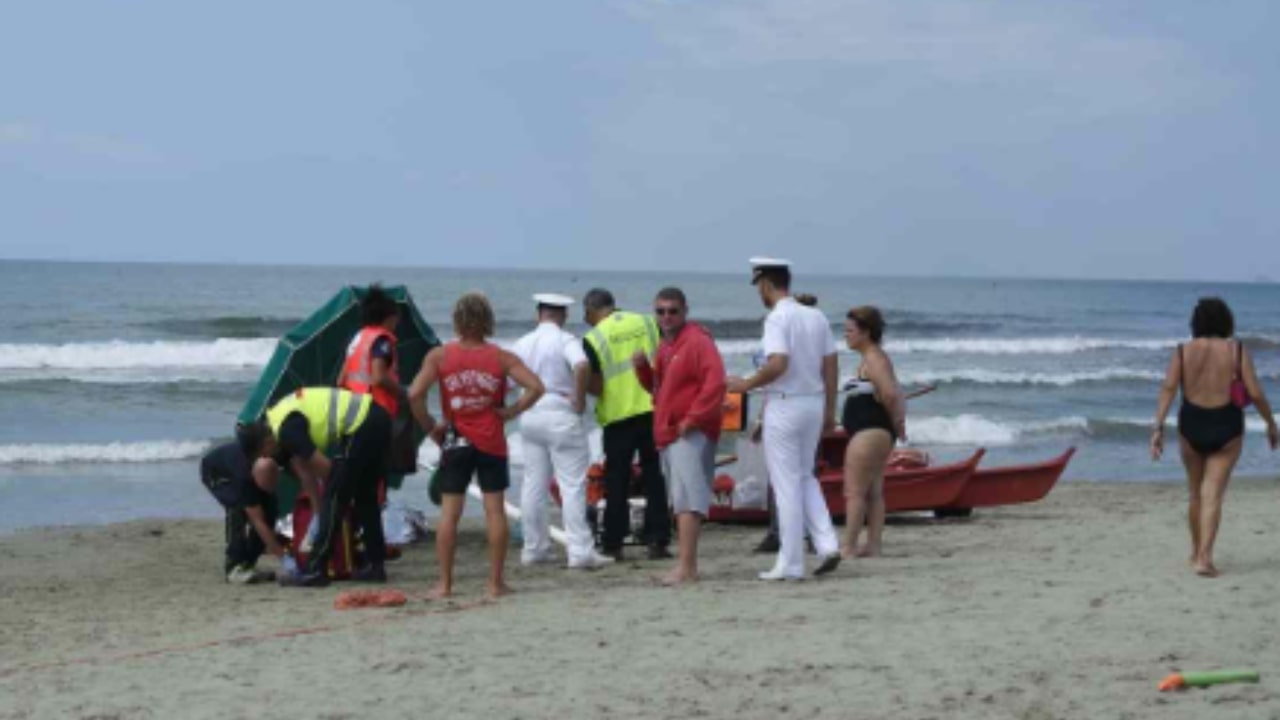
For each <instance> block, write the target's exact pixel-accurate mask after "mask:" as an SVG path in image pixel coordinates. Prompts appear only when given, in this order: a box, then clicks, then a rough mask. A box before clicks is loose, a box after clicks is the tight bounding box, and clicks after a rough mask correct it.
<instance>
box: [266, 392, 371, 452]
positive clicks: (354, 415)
mask: <svg viewBox="0 0 1280 720" xmlns="http://www.w3.org/2000/svg"><path fill="white" fill-rule="evenodd" d="M372 403H373V396H372V395H364V394H360V393H353V392H349V391H347V390H337V389H335V388H327V387H310V388H300V389H298V390H296V391H294V392H293V393H292V394H290V395H286V396H285V397H283V398H281V399H280V400H279V401H278V402H276V404H275V405H272V406H271V407H269V408H267V425H269V426H270V427H271V432H272V434H274V435H275V436H276V437H277V438H278V437H280V425H281V424H283V423H284V419H285V418H287V417H289V416H290V415H292V414H293V413H295V412H298V413H302V415H303V417H305V418H306V419H307V425H308V426H309V429H310V431H311V442H313V443H315V445H316V449H317V450H320V451H321V452H324V451H326V450H329V449H331V448H333V447H334V446H336V445H337V444H338V440H339V438H343V437H346V436H348V435H351V434H352V433H354V432H355V431H356V429H357V428H359V427H360V425H361V424H362V423H363V422H364V419H365V418H366V417H368V415H369V406H370V405H371V404H372Z"/></svg>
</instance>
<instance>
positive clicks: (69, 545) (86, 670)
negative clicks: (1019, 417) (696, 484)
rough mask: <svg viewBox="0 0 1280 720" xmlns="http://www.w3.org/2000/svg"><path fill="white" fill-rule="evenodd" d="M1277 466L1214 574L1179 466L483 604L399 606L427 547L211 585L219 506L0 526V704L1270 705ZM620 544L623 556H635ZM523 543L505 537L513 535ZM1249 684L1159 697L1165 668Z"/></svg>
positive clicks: (674, 714) (317, 711) (417, 582)
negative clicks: (938, 517)
mask: <svg viewBox="0 0 1280 720" xmlns="http://www.w3.org/2000/svg"><path fill="white" fill-rule="evenodd" d="M1277 490H1280V481H1277V480H1275V479H1262V480H1251V481H1247V482H1243V481H1241V482H1236V483H1235V484H1234V486H1233V487H1232V488H1231V490H1230V493H1229V495H1228V499H1227V508H1226V513H1225V522H1224V526H1223V532H1222V535H1221V538H1220V541H1219V551H1218V564H1219V566H1220V567H1221V568H1222V569H1223V571H1224V575H1223V576H1222V577H1221V578H1219V579H1216V580H1206V579H1201V578H1198V577H1196V576H1194V575H1193V574H1192V573H1191V572H1190V571H1189V570H1188V569H1187V567H1186V564H1185V563H1186V556H1187V544H1188V541H1187V538H1186V531H1185V522H1184V519H1183V514H1182V513H1183V495H1184V490H1183V488H1182V487H1181V486H1177V485H1154V484H1105V485H1104V484H1087V483H1072V484H1064V485H1062V486H1060V487H1058V488H1057V489H1056V490H1055V491H1054V492H1053V493H1052V495H1050V497H1049V498H1048V499H1046V500H1045V501H1042V502H1040V503H1037V504H1034V505H1028V506H1022V507H1011V508H1002V509H996V510H991V511H986V512H980V513H978V514H976V515H975V516H974V517H973V518H972V519H969V520H949V521H934V520H927V519H924V518H900V519H898V520H897V521H895V522H893V524H892V525H891V526H890V528H889V529H888V531H887V534H886V543H887V552H888V557H885V558H881V559H877V560H860V561H856V562H853V563H847V564H845V565H843V566H842V567H841V568H840V569H839V570H838V571H837V572H836V573H835V575H834V576H833V577H830V578H829V579H823V580H818V581H809V582H803V583H789V584H765V583H761V582H759V581H756V580H755V579H754V574H755V572H756V571H757V570H760V569H763V568H766V567H767V566H768V564H769V561H768V559H766V558H763V557H761V556H753V555H751V554H750V552H749V550H750V548H751V547H752V545H753V544H754V543H755V541H756V540H757V539H758V537H759V534H760V531H759V529H757V528H731V527H724V526H711V527H710V529H709V531H708V532H707V533H706V535H705V544H704V553H703V557H704V563H703V572H704V579H703V582H702V583H700V584H699V585H697V586H695V587H687V588H681V589H674V590H669V589H660V588H657V587H654V586H653V585H652V584H651V583H650V575H651V574H652V573H653V572H656V571H658V570H659V569H660V568H661V567H662V566H661V565H659V564H657V563H651V562H647V561H633V562H628V563H626V564H623V565H621V566H616V567H612V568H609V569H606V570H603V571H600V572H597V573H593V574H583V573H571V572H569V571H566V570H563V569H560V568H557V567H539V568H536V569H525V568H521V567H519V566H518V565H517V564H516V563H514V562H513V563H511V583H512V585H513V586H514V587H515V589H516V590H517V594H515V595H513V596H511V597H509V598H506V599H503V600H502V601H501V602H498V603H495V604H485V603H481V602H479V598H480V594H481V590H482V583H483V573H484V569H485V566H484V561H483V536H482V534H481V532H480V530H479V528H478V526H476V525H474V524H471V525H468V526H467V527H466V528H464V532H463V535H462V545H461V551H460V559H459V566H460V570H461V576H460V579H459V587H458V590H459V595H458V597H457V598H456V599H455V600H454V601H452V602H426V601H423V600H420V599H417V598H418V597H420V596H421V595H422V593H423V592H424V591H425V590H426V588H427V586H428V581H429V579H430V578H431V571H432V570H433V568H434V566H435V562H434V556H433V554H432V546H431V545H430V544H418V545H414V546H411V547H410V548H408V550H407V552H406V553H405V557H404V558H403V559H401V560H400V561H398V562H396V563H394V564H393V565H391V566H389V567H390V571H391V573H392V583H391V587H397V588H400V589H403V590H405V591H406V592H407V593H409V594H410V595H411V596H413V597H415V599H414V600H412V601H411V602H410V603H409V604H408V605H407V606H405V607H403V608H399V609H389V610H355V611H337V610H334V609H333V600H334V597H335V595H336V594H337V593H338V592H339V591H340V590H342V589H347V588H349V587H351V586H349V585H347V584H341V585H337V586H334V587H331V588H328V589H323V590H314V591H311V590H298V589H282V588H279V587H276V586H274V585H267V586H254V587H238V586H230V585H227V584H225V583H224V582H223V581H222V577H221V575H220V574H219V572H218V571H219V569H220V567H221V561H220V552H221V545H220V539H221V525H220V523H217V522H209V521H138V522H130V523H125V524H119V525H112V526H105V527H85V528H58V529H42V530H33V531H25V532H19V533H16V534H12V535H8V536H4V537H2V538H0V697H2V698H3V700H2V701H0V718H34V717H59V718H62V717H71V718H135V717H138V718H148V717H155V718H173V717H191V718H206V717H207V718H215V717H216V718H252V717H280V718H284V717H302V716H308V717H323V718H356V717H453V718H459V717H466V718H471V717H474V718H512V719H514V718H525V719H528V718H584V717H591V718H595V717H599V718H606V717H607V718H620V717H628V718H630V717H637V718H736V719H743V718H775V717H831V718H921V719H923V718H944V717H946V718H952V717H973V718H1020V719H1024V720H1041V719H1047V718H1083V717H1094V718H1144V717H1160V718H1203V717H1214V718H1280V697H1278V696H1277V691H1276V688H1277V687H1278V685H1277V683H1280V675H1278V674H1277V673H1280V645H1277V643H1276V642H1275V628H1276V627H1277V622H1278V621H1280V603H1277V601H1276V597H1277V593H1278V591H1280V551H1278V549H1280V548H1278V547H1277V546H1278V545H1280V540H1278V539H1277V520H1276V513H1275V507H1276V504H1275V503H1276V494H1277ZM633 554H635V553H633ZM517 555H518V554H517ZM1222 667H1251V668H1256V669H1258V670H1260V671H1261V672H1262V682H1261V683H1260V684H1258V685H1232V686H1219V687H1214V688H1209V689H1206V690H1197V691H1189V692H1184V693H1178V694H1160V693H1157V692H1156V683H1157V682H1158V681H1159V680H1160V679H1161V677H1163V676H1164V675H1165V674H1167V673H1168V672H1170V671H1172V670H1175V669H1189V670H1196V669H1212V668H1222Z"/></svg>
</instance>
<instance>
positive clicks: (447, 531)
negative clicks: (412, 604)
mask: <svg viewBox="0 0 1280 720" xmlns="http://www.w3.org/2000/svg"><path fill="white" fill-rule="evenodd" d="M466 501H467V496H466V495H461V494H458V495H455V494H451V493H450V494H445V495H442V496H441V499H440V522H439V524H437V525H436V562H438V563H439V564H440V580H439V581H438V582H437V583H436V584H435V585H434V586H433V587H432V588H431V589H430V590H428V591H427V597H429V598H431V599H432V600H440V599H442V598H447V597H449V596H450V595H452V594H453V556H454V551H455V550H457V548H458V519H459V518H461V517H462V506H463V504H464V503H466Z"/></svg>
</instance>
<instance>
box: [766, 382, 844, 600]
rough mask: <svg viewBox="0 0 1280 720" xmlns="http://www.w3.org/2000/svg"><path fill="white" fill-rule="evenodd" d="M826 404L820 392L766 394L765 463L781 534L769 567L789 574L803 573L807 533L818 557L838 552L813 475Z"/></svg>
mask: <svg viewBox="0 0 1280 720" xmlns="http://www.w3.org/2000/svg"><path fill="white" fill-rule="evenodd" d="M825 402H826V401H825V399H824V398H823V397H822V396H821V395H817V396H812V395H800V396H782V395H771V396H769V401H768V403H766V404H765V408H764V456H765V464H766V465H767V466H768V468H769V484H770V485H772V486H773V496H774V502H775V503H776V506H777V511H778V531H779V535H780V536H781V537H780V539H781V543H780V544H781V548H780V549H779V551H778V558H777V560H776V561H775V565H774V567H773V569H774V570H775V571H781V573H782V574H783V575H786V576H788V577H796V578H799V577H803V576H804V571H805V565H804V550H805V547H804V536H805V532H806V531H807V532H808V533H809V537H811V538H813V545H814V548H815V549H816V550H817V551H818V554H819V555H820V556H823V557H826V556H828V555H831V554H833V553H836V552H839V550H840V546H839V540H837V538H836V532H835V528H834V527H832V525H831V512H830V511H829V510H828V509H827V502H826V500H824V499H823V496H822V488H821V486H819V485H818V478H817V477H815V476H814V474H813V468H814V464H815V460H816V458H817V453H818V442H819V441H820V440H821V439H822V415H823V410H824V405H825Z"/></svg>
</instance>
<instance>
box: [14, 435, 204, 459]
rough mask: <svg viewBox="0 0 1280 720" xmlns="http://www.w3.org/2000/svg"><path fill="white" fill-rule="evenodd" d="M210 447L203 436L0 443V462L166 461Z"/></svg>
mask: <svg viewBox="0 0 1280 720" xmlns="http://www.w3.org/2000/svg"><path fill="white" fill-rule="evenodd" d="M209 447H210V443H209V442H207V441H203V440H157V441H152V442H129V443H125V442H114V443H105V444H101V445H96V444H67V445H63V444H53V443H50V444H29V445H0V465H66V464H74V463H102V462H106V463H152V462H166V461H172V460H188V459H191V458H197V457H200V456H201V455H202V454H203V453H204V452H205V451H206V450H208V449H209Z"/></svg>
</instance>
